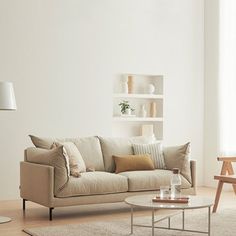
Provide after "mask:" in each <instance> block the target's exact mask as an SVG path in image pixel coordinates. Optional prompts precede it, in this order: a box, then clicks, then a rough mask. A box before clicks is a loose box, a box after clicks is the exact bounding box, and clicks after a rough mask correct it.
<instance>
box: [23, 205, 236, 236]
mask: <svg viewBox="0 0 236 236" xmlns="http://www.w3.org/2000/svg"><path fill="white" fill-rule="evenodd" d="M134 220H135V223H143V224H150V221H151V218H150V217H135V218H134ZM185 222H186V224H185V225H186V229H195V230H201V231H202V230H203V231H205V230H207V209H201V210H193V211H186V221H185ZM171 223H172V225H171V226H172V227H173V226H174V227H178V228H179V227H181V215H177V216H174V217H172V218H171ZM158 225H159V226H166V225H167V221H166V220H165V221H163V222H161V223H159V224H158ZM24 232H26V233H28V234H29V235H32V236H118V235H120V236H128V235H130V218H126V219H122V220H120V219H119V220H117V221H115V220H112V221H106V222H104V221H103V222H102V221H101V222H91V223H87V224H85V223H83V224H77V225H64V226H50V227H39V228H30V229H24ZM133 235H134V236H148V235H151V229H150V228H140V227H135V228H134V234H133ZM155 235H156V236H158V235H160V236H163V235H166V236H178V235H183V236H199V235H204V234H197V233H189V232H180V231H172V230H171V231H170V230H163V229H155ZM211 235H212V236H235V235H236V209H224V210H222V211H219V212H217V213H215V214H212V217H211Z"/></svg>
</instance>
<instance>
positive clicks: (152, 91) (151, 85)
mask: <svg viewBox="0 0 236 236" xmlns="http://www.w3.org/2000/svg"><path fill="white" fill-rule="evenodd" d="M147 92H148V93H149V94H153V93H154V92H155V86H154V85H153V84H149V85H148V87H147Z"/></svg>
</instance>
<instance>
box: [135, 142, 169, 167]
mask: <svg viewBox="0 0 236 236" xmlns="http://www.w3.org/2000/svg"><path fill="white" fill-rule="evenodd" d="M133 149H134V154H135V155H142V154H149V155H150V156H151V158H152V161H153V163H154V167H155V169H166V166H165V161H164V156H163V151H162V144H161V143H160V142H159V143H151V144H133Z"/></svg>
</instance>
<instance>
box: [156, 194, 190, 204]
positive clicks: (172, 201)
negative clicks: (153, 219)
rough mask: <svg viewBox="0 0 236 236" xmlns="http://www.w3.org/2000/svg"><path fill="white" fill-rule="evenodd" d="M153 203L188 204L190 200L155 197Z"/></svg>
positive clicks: (186, 198)
mask: <svg viewBox="0 0 236 236" xmlns="http://www.w3.org/2000/svg"><path fill="white" fill-rule="evenodd" d="M152 201H153V202H162V203H188V202H189V198H188V197H179V198H174V199H171V198H170V197H169V198H160V197H158V196H157V197H155V198H153V199H152Z"/></svg>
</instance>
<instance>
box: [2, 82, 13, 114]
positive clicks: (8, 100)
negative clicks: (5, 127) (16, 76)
mask: <svg viewBox="0 0 236 236" xmlns="http://www.w3.org/2000/svg"><path fill="white" fill-rule="evenodd" d="M0 110H16V100H15V94H14V89H13V84H12V83H11V82H2V81H0Z"/></svg>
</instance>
